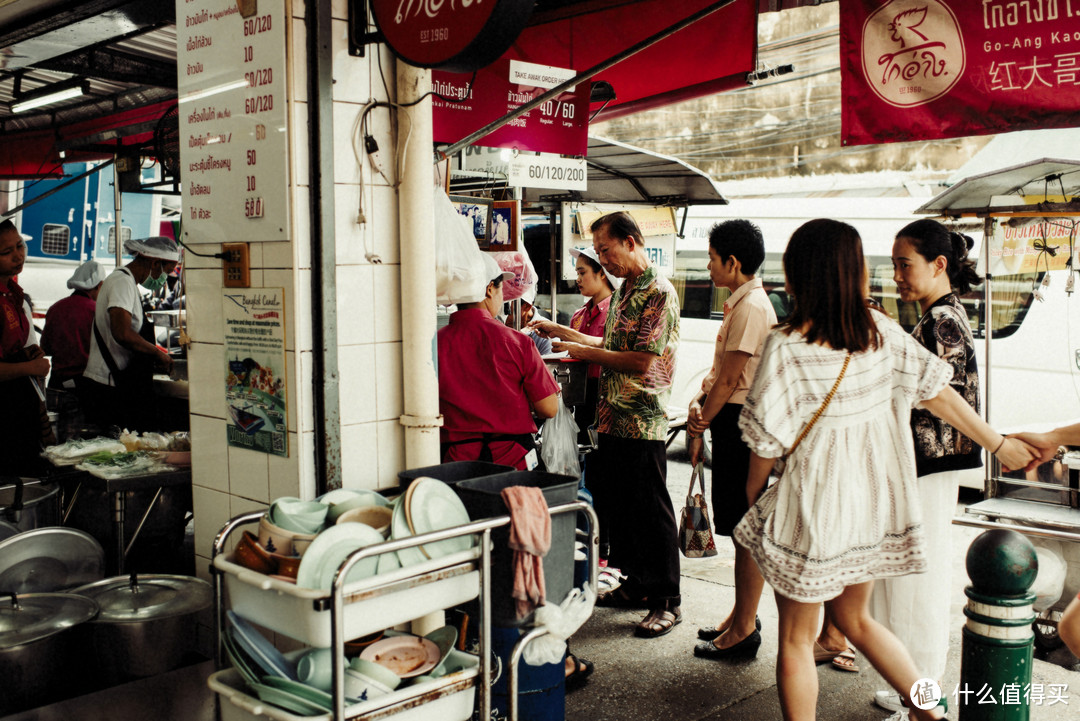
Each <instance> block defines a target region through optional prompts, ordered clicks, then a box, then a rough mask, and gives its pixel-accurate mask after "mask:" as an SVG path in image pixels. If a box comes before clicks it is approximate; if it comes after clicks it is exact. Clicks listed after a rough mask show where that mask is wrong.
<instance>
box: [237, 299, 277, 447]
mask: <svg viewBox="0 0 1080 721" xmlns="http://www.w3.org/2000/svg"><path fill="white" fill-rule="evenodd" d="M222 310H223V315H224V320H225V405H226V412H227V414H228V416H227V417H228V422H227V424H226V426H225V432H226V434H227V440H228V444H229V445H230V446H235V447H237V448H247V449H250V450H253V451H262V452H263V453H268V454H271V455H275V456H287V455H289V413H288V406H287V403H286V399H287V396H288V394H287V390H288V389H287V387H286V385H285V371H286V366H285V363H286V361H285V289H284V288H247V289H244V290H238V291H233V290H228V291H226V292H225V294H224V296H223V298H222Z"/></svg>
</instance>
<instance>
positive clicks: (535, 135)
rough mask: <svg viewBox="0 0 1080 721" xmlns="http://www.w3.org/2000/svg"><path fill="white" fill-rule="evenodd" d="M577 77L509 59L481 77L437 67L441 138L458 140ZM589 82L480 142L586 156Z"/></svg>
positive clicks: (436, 109)
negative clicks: (440, 69)
mask: <svg viewBox="0 0 1080 721" xmlns="http://www.w3.org/2000/svg"><path fill="white" fill-rule="evenodd" d="M572 77H574V71H573V70H569V69H565V68H553V67H550V66H547V65H536V64H535V63H526V62H521V61H518V60H507V59H503V60H500V61H498V62H496V63H493V64H492V65H490V66H488V67H486V68H484V69H482V70H479V71H477V72H476V74H475V76H473V75H472V74H468V75H466V74H464V73H448V72H442V71H435V72H432V73H431V84H432V89H433V90H434V91H435V92H436V93H438V94H439V95H441V96H443V97H442V98H439V97H437V96H436V97H435V99H434V100H433V102H432V106H433V110H432V121H433V123H434V135H435V141H436V142H439V143H454V142H457V141H458V140H461V139H462V138H464V137H466V136H467V135H469V134H470V133H472V132H473V131H476V130H479V129H480V128H482V127H484V126H485V125H487V124H488V123H490V122H492V121H494V120H498V119H499V118H501V117H502V116H503V115H506V114H507V113H508V112H510V111H512V110H515V109H517V108H519V107H521V106H522V105H524V104H525V103H527V102H529V101H531V100H532V99H533V98H535V97H537V96H538V95H540V94H542V93H544V92H546V91H547V90H550V89H551V88H554V87H555V86H557V85H560V84H561V83H563V82H565V81H567V80H569V79H570V78H572ZM589 90H590V85H589V83H580V84H578V85H576V86H574V87H572V88H571V89H570V90H567V91H565V92H563V93H560V94H559V95H557V96H556V97H554V98H550V99H548V100H546V101H545V102H543V103H541V104H540V105H539V106H537V107H535V108H533V109H532V110H530V111H529V112H527V113H525V114H524V115H521V116H520V117H517V118H515V119H513V120H511V121H510V122H509V123H507V124H506V125H504V126H502V127H501V128H499V129H498V130H495V131H494V132H492V133H490V134H489V135H486V136H484V137H483V138H481V139H479V140H477V141H476V144H477V145H483V146H487V147H490V148H516V149H517V150H521V151H526V150H535V151H541V152H545V153H557V154H560V155H585V153H586V152H587V151H588V146H589V138H588V130H589Z"/></svg>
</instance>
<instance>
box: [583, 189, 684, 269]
mask: <svg viewBox="0 0 1080 721" xmlns="http://www.w3.org/2000/svg"><path fill="white" fill-rule="evenodd" d="M562 209H563V210H562V212H563V217H564V218H569V217H573V219H574V221H573V223H563V224H562V227H563V237H562V246H563V252H562V259H563V263H562V269H563V272H562V275H563V280H568V281H572V280H574V278H575V277H576V271H575V270H574V264H575V261H574V259H573V257H572V256H571V255H570V249H571V248H586V247H591V246H592V231H591V230H589V228H591V227H592V224H593V223H594V222H595V221H596V219H597V218H599V217H600V216H602V215H607V214H608V213H614V212H616V211H620V210H624V211H626V212H628V213H630V215H631V216H632V217H633V218H634V222H636V223H637V224H638V228H639V229H640V230H641V234H642V235H643V236H644V238H643V240H644V241H645V255H646V257H648V259H649V263H650V264H652V265H654V266H656V268H657V270H659V271H660V274H661V275H663V276H664V277H666V278H671V277H674V275H675V210H674V209H673V208H648V207H633V206H627V205H593V206H590V207H588V208H578V209H577V210H574V209H573V205H572V204H570V203H564V204H563V206H562Z"/></svg>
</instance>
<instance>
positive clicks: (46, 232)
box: [41, 223, 71, 255]
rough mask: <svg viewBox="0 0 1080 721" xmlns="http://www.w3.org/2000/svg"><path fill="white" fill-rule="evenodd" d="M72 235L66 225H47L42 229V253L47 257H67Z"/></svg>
mask: <svg viewBox="0 0 1080 721" xmlns="http://www.w3.org/2000/svg"><path fill="white" fill-rule="evenodd" d="M70 233H71V231H70V229H69V228H68V227H67V226H66V225H58V224H56V223H46V224H45V225H43V226H42V227H41V252H42V253H45V254H46V255H67V254H68V236H69V235H70Z"/></svg>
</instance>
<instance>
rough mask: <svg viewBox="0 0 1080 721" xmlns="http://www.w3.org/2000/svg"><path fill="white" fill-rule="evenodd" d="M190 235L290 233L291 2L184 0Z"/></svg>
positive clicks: (181, 51)
mask: <svg viewBox="0 0 1080 721" xmlns="http://www.w3.org/2000/svg"><path fill="white" fill-rule="evenodd" d="M176 18H177V22H176V26H177V38H176V57H177V62H176V66H177V72H178V96H179V106H178V107H179V111H180V168H181V176H182V177H183V181H184V182H183V183H182V187H183V206H182V207H183V215H184V222H183V228H184V240H185V241H187V242H189V243H222V242H225V241H233V240H259V241H268V240H289V192H288V185H287V181H288V177H289V172H288V171H289V153H288V135H289V133H288V122H287V119H288V114H287V113H286V105H287V103H286V90H285V83H286V77H287V76H288V67H287V66H286V64H285V26H286V24H287V23H288V19H287V17H286V15H285V4H284V2H282V0H263V1H262V2H261V3H259V5H258V12H257V13H255V14H254V15H252V16H251V17H247V18H245V17H241V15H240V13H239V12H238V10H237V4H236V1H235V0H177V2H176Z"/></svg>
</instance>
